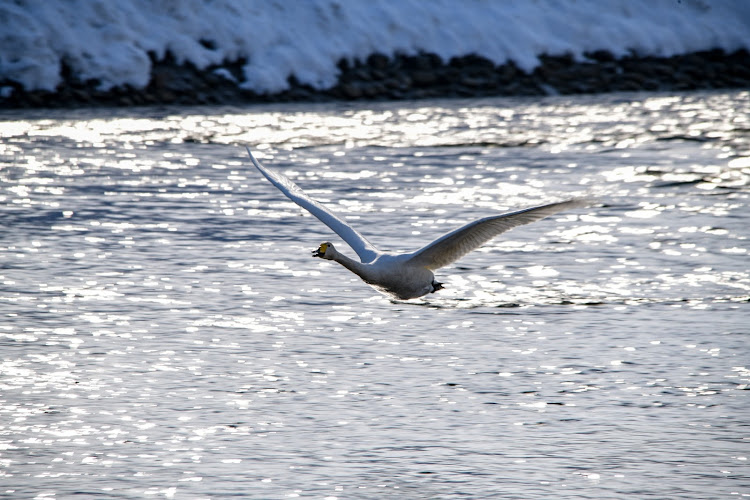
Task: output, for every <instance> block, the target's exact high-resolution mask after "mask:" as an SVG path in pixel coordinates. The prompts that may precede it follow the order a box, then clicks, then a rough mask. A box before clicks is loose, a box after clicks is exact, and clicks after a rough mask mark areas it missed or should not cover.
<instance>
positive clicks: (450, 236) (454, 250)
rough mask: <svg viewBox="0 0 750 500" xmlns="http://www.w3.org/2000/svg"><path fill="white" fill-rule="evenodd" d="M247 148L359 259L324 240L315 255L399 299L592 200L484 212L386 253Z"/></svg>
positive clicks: (258, 165) (285, 190)
mask: <svg viewBox="0 0 750 500" xmlns="http://www.w3.org/2000/svg"><path fill="white" fill-rule="evenodd" d="M247 152H248V154H249V155H250V159H251V160H252V162H253V165H255V167H256V168H257V169H258V170H259V171H260V172H261V173H262V174H263V175H264V176H265V177H266V178H267V179H268V180H269V181H271V183H272V184H273V185H274V186H276V187H277V188H278V189H279V190H280V191H281V192H282V193H284V194H285V195H286V196H287V197H288V198H289V199H290V200H292V201H293V202H294V203H296V204H297V205H299V206H301V207H302V208H304V209H305V210H307V211H308V212H310V213H311V214H313V215H314V216H315V217H317V218H318V219H319V220H320V221H321V222H323V223H324V224H325V225H327V226H328V227H330V228H331V229H332V230H333V231H334V232H335V233H337V234H338V235H339V236H340V237H341V238H342V239H343V240H344V241H345V242H346V243H347V244H348V245H349V246H350V247H352V249H353V250H354V251H355V252H357V255H358V256H359V258H360V262H357V261H355V260H352V259H350V258H349V257H346V256H345V255H343V254H341V253H339V252H338V251H337V250H336V249H335V248H334V246H333V245H332V244H331V243H329V242H326V243H323V244H321V246H320V248H319V249H318V250H317V251H316V252H314V253H313V255H315V256H316V257H321V258H324V259H327V260H335V261H336V262H338V263H339V264H341V265H343V266H344V267H346V268H347V269H349V270H350V271H352V272H353V273H355V274H357V275H358V276H359V277H360V278H362V280H364V281H365V282H366V283H368V284H370V285H372V286H373V287H375V288H376V289H378V290H379V291H381V292H383V293H386V294H388V295H392V296H394V297H396V298H399V299H413V298H417V297H421V296H422V295H425V294H428V293H430V292H435V291H437V290H439V289H440V288H441V284H440V283H438V282H436V281H435V277H434V275H433V273H432V271H434V270H436V269H439V268H441V267H444V266H447V265H448V264H451V263H452V262H455V261H456V260H458V259H460V258H461V257H463V256H464V255H466V254H467V253H469V252H471V251H472V250H475V249H477V248H479V247H480V246H481V245H483V244H484V243H486V242H488V241H489V240H491V239H492V238H494V237H495V236H497V235H499V234H500V233H503V232H505V231H508V230H509V229H512V228H514V227H516V226H521V225H524V224H529V223H531V222H535V221H538V220H541V219H543V218H545V217H548V216H550V215H553V214H556V213H558V212H561V211H563V210H568V209H571V208H577V207H584V206H587V205H589V204H590V203H591V202H590V200H587V199H572V200H567V201H561V202H558V203H549V204H547V205H541V206H538V207H532V208H527V209H524V210H518V211H516V212H510V213H507V214H502V215H495V216H490V217H485V218H483V219H478V220H475V221H473V222H470V223H468V224H466V225H465V226H463V227H460V228H458V229H456V230H455V231H451V232H449V233H447V234H445V235H443V236H441V237H440V238H438V239H437V240H435V241H433V242H432V243H430V244H428V245H426V246H425V247H423V248H421V249H419V250H417V251H416V252H413V253H409V254H399V255H394V254H387V253H384V252H381V251H379V250H378V249H377V248H376V247H375V246H374V245H373V244H372V243H370V242H369V241H367V239H366V238H365V237H364V236H362V235H361V234H360V233H359V232H358V231H357V230H355V229H354V228H352V227H351V226H350V225H349V224H347V223H346V222H344V221H343V220H341V219H340V218H338V217H337V216H336V215H335V214H334V213H333V212H331V211H330V210H328V209H327V208H326V207H324V206H323V205H322V204H320V203H319V202H317V201H315V200H314V199H312V198H310V197H309V196H308V195H307V194H305V192H304V191H302V189H300V188H299V186H297V185H296V184H295V183H294V182H292V181H291V180H290V179H289V178H287V177H286V176H284V175H282V174H281V173H279V172H276V171H274V170H272V169H270V168H267V167H264V166H263V165H261V163H260V162H259V161H258V160H256V159H255V157H254V156H253V153H252V152H251V151H250V148H247Z"/></svg>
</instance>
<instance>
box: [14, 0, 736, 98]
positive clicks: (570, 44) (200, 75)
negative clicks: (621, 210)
mask: <svg viewBox="0 0 750 500" xmlns="http://www.w3.org/2000/svg"><path fill="white" fill-rule="evenodd" d="M747 49H750V2H748V1H746V0H711V1H705V0H607V1H606V2H602V1H600V0H515V1H514V0H507V1H504V2H491V1H486V0H466V1H457V0H432V1H430V2H423V1H420V0H347V1H335V0H307V1H243V0H216V1H213V2H207V1H201V0H188V1H183V2H171V1H168V0H121V1H118V2H109V1H106V0H77V1H75V0H70V1H67V2H49V1H46V0H23V1H18V2H4V3H0V106H4V107H9V106H24V105H31V106H34V105H49V102H46V101H48V100H49V97H50V96H58V97H62V98H63V99H62V101H69V102H84V103H85V102H89V103H97V102H105V103H106V101H107V99H110V100H112V99H116V100H117V101H116V102H115V103H120V104H128V100H127V99H125V98H127V97H128V96H134V97H133V99H131V100H134V102H133V103H134V104H138V103H146V102H151V101H154V102H181V101H188V102H200V101H201V100H208V101H212V100H213V101H216V100H219V101H222V102H223V101H225V100H226V99H225V98H227V99H228V98H230V97H231V96H234V97H235V98H244V99H269V98H270V99H272V98H274V96H275V97H276V98H287V99H288V98H306V96H307V97H309V98H314V99H315V98H317V99H319V98H349V99H353V98H378V97H383V98H394V97H395V98H398V97H399V96H404V97H420V96H421V94H424V93H425V92H424V91H422V92H420V89H422V90H424V89H426V88H433V89H434V88H438V87H440V86H441V85H442V87H441V88H442V90H440V91H437V90H436V91H433V92H432V93H438V94H440V93H442V94H445V93H446V92H447V91H446V88H448V87H450V86H449V85H447V82H446V80H450V79H455V78H457V79H458V80H460V81H462V82H463V83H462V84H461V85H462V87H456V88H453V89H452V90H451V91H450V92H448V94H450V93H451V92H453V93H458V94H461V93H466V92H467V91H466V90H461V89H462V88H463V89H469V91H471V89H476V92H479V93H484V94H487V93H497V94H503V93H513V92H511V91H510V90H508V89H509V88H510V87H512V85H510V83H512V81H510V80H512V79H513V78H514V77H516V78H520V77H521V76H522V75H527V76H528V75H533V74H535V73H538V75H537V78H536V80H535V81H534V82H532V83H533V85H532V91H533V92H536V91H537V90H534V89H535V88H538V89H540V90H541V91H542V92H548V93H549V92H552V93H554V92H561V93H568V92H581V91H600V90H618V89H621V90H628V89H630V90H633V89H634V88H631V87H634V86H635V85H634V82H636V81H638V80H643V81H644V82H645V86H644V88H649V87H653V88H669V87H670V86H672V87H677V88H679V87H680V86H683V87H686V88H689V87H690V86H691V85H692V86H693V87H695V86H696V85H697V86H698V87H705V86H706V85H707V86H738V85H739V86H742V85H743V83H742V82H743V78H745V77H743V72H742V68H741V65H742V64H744V63H745V62H746V61H745V59H747V56H746V54H747ZM711 50H713V52H707V51H711ZM695 53H703V55H701V56H699V57H698V59H694V60H693V61H692V62H690V61H689V60H688V58H686V56H687V55H688V54H695ZM707 54H708V55H707ZM710 54H713V55H710ZM374 55H375V57H372V56H374ZM467 56H472V57H467ZM636 60H641V61H643V60H647V61H655V60H659V61H662V62H664V63H665V64H667V66H663V65H662V66H663V67H662V69H661V70H660V71H662V72H666V73H670V72H674V71H675V66H674V65H675V64H676V63H677V62H682V63H684V62H686V61H687V62H689V63H690V64H688V65H687V66H685V67H686V68H693V69H687V70H684V71H683V70H681V69H680V67H682V66H680V67H678V68H677V69H676V71H677V73H679V72H681V71H682V72H687V73H690V72H694V71H695V69H694V68H695V65H696V64H702V61H709V62H712V61H713V62H715V61H721V64H719V65H716V66H715V67H713V71H718V72H719V74H718V75H716V77H715V78H712V79H709V80H711V82H713V83H710V82H709V83H708V84H702V83H700V82H702V81H703V80H705V79H706V78H705V75H700V74H699V75H695V78H693V80H694V81H693V83H689V81H688V80H689V78H687V79H686V78H683V79H682V83H677V84H666V83H665V81H667V80H668V79H665V78H663V76H664V75H662V76H659V75H656V77H652V76H650V75H649V71H650V70H646V74H641V75H640V76H637V77H635V76H633V78H630V80H631V83H630V84H628V85H624V86H623V85H619V86H618V85H612V84H611V82H610V84H608V85H604V86H602V85H599V84H597V85H593V84H592V83H591V82H589V83H586V81H587V80H586V78H585V77H586V75H587V74H589V73H591V72H592V71H593V72H597V71H603V72H604V73H605V74H610V77H607V78H603V79H602V78H599V79H600V80H603V81H604V82H605V83H606V82H607V81H609V80H615V79H616V78H615V77H616V76H617V75H623V74H626V75H627V74H628V73H629V72H630V73H631V74H632V75H635V72H633V71H635V70H633V68H632V66H633V63H632V61H636ZM623 61H631V62H629V63H627V64H625V63H623ZM735 64H737V65H739V66H738V67H737V68H735V66H734V65H735ZM727 65H728V66H727ZM482 67H484V68H485V70H481V68H482ZM489 67H492V71H489ZM441 68H443V69H441ZM450 68H454V70H456V69H457V70H459V71H454V70H451V69H450ZM465 68H470V71H466V70H465ZM566 68H567V69H566ZM571 68H572V69H571ZM727 68H728V69H727ZM722 69H724V70H726V71H728V73H729V75H728V76H727V77H726V78H724V76H726V75H722V74H720V73H721V72H722ZM735 69H736V71H735ZM438 70H439V71H438ZM638 71H641V70H638ZM636 72H637V71H636ZM641 72H642V71H641ZM698 72H699V73H700V71H698ZM552 73H557V74H558V75H557V76H559V74H561V73H568V74H570V75H572V76H571V78H573V79H579V80H580V79H581V78H583V80H581V82H582V83H580V84H579V85H577V86H576V85H574V84H573V83H565V84H564V85H563V84H558V85H556V84H555V81H557V80H560V78H558V77H557V76H555V75H552V76H553V78H552V79H551V80H550V79H549V78H548V77H550V75H551V74H552ZM357 75H358V76H357ZM493 75H495V76H493ZM709 76H710V75H709ZM657 77H658V78H657ZM697 77H703V78H697ZM747 79H748V80H750V76H748V77H747ZM506 80H509V81H510V83H508V82H507V81H506ZM588 80H591V77H589V78H588ZM521 81H522V80H519V82H521ZM745 84H746V83H745ZM519 85H520V86H521V87H528V85H529V82H522V84H519ZM519 85H516V86H517V87H518V86H519ZM454 87H455V86H454ZM501 87H502V88H501ZM149 89H150V90H149ZM493 89H494V90H493ZM587 89H589V90H587ZM533 92H532V93H533ZM426 93H427V94H428V95H429V94H430V92H426ZM191 94H192V95H194V97H192V98H191V97H190V95H191ZM222 96H224V97H222ZM119 101H122V102H119Z"/></svg>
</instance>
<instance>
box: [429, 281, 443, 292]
mask: <svg viewBox="0 0 750 500" xmlns="http://www.w3.org/2000/svg"><path fill="white" fill-rule="evenodd" d="M442 289H443V284H442V283H438V282H437V281H434V280H433V282H432V291H431V292H430V293H435V292H437V291H438V290H442Z"/></svg>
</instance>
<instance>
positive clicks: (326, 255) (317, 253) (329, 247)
mask: <svg viewBox="0 0 750 500" xmlns="http://www.w3.org/2000/svg"><path fill="white" fill-rule="evenodd" d="M335 253H336V249H335V248H333V243H331V242H330V241H326V242H325V243H321V244H320V246H319V247H318V249H317V250H314V251H313V253H312V254H313V257H320V258H321V259H326V260H333V256H334V254H335Z"/></svg>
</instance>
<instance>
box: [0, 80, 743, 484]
mask: <svg viewBox="0 0 750 500" xmlns="http://www.w3.org/2000/svg"><path fill="white" fill-rule="evenodd" d="M0 118H2V119H3V120H4V121H2V122H0V133H1V134H2V137H3V139H2V144H0V151H2V154H1V155H0V161H1V162H2V163H0V183H1V185H2V192H1V193H0V200H2V225H1V231H2V235H1V237H0V247H1V250H0V315H1V316H2V321H1V322H0V347H1V349H2V350H1V359H0V497H3V498H14V499H15V498H69V497H71V496H73V495H76V496H77V497H81V498H102V497H106V496H114V497H118V498H164V497H166V498H222V497H227V496H238V497H246V498H289V497H292V498H293V497H301V498H334V497H336V498H342V499H343V498H373V499H374V498H453V497H465V498H524V499H529V498H734V497H738V498H739V497H741V496H748V495H750V469H749V467H748V456H750V443H748V440H749V439H750V438H749V437H748V433H747V429H748V425H750V418H749V416H750V402H749V401H748V394H750V392H749V391H748V388H749V387H750V385H748V384H750V368H748V366H750V365H748V352H747V340H748V334H749V333H750V327H748V323H749V320H750V315H749V314H748V312H749V310H750V304H749V303H748V302H749V300H750V271H749V269H748V262H749V260H748V248H749V245H748V236H750V217H749V216H748V206H749V204H748V197H749V195H750V189H749V186H750V93H748V92H731V93H696V94H689V95H684V96H673V95H663V94H634V95H614V96H598V97H591V96H588V97H580V98H578V97H576V98H570V97H565V98H546V99H542V100H539V99H536V98H535V99H528V100H524V99H497V100H446V101H430V102H418V103H413V104H408V103H407V104H404V103H382V104H363V105H352V106H347V105H336V104H325V105H289V106H277V105H274V106H267V107H262V106H261V107H249V108H228V107H216V108H205V107H204V108H150V109H127V110H82V111H77V112H70V111H55V112H49V111H33V112H18V113H15V114H12V113H5V114H3V115H2V116H1V117H0ZM245 144H249V145H253V146H255V148H256V150H257V151H258V154H259V156H260V157H261V158H262V161H264V162H265V163H266V164H267V165H269V166H272V167H275V168H278V169H280V170H282V171H284V172H285V173H287V174H288V175H289V176H290V177H292V178H293V179H295V180H296V181H297V182H298V183H299V184H300V185H301V186H302V187H303V188H305V189H306V190H307V191H308V192H309V193H310V194H312V195H313V196H315V197H317V198H319V199H321V200H323V201H325V202H328V203H329V204H330V205H331V206H333V207H334V208H335V210H336V211H337V212H339V213H340V214H342V215H344V216H345V217H347V218H348V219H349V220H350V221H352V222H353V223H354V224H355V225H356V226H357V227H358V228H359V229H360V230H361V231H362V232H363V233H364V234H365V235H366V236H368V238H369V239H370V240H371V241H373V242H374V243H375V244H377V245H379V246H380V247H382V248H387V249H392V250H414V249H416V248H418V247H420V246H421V245H423V244H424V243H426V242H427V241H430V240H432V239H433V238H434V237H437V236H439V235H440V234H442V233H444V232H446V231H448V230H450V229H453V228H454V227H456V226H458V225H460V224H463V223H465V222H467V221H469V220H472V219H474V218H477V217H481V216H485V215H487V214H492V213H498V212H502V211H505V210H509V209H515V208H521V207H524V206H529V205H533V204H536V203H543V202H546V201H551V200H557V199H561V198H564V197H567V196H571V195H582V194H596V195H599V196H600V197H601V200H602V204H601V205H599V206H596V207H592V208H590V209H584V210H576V211H571V212H569V213H564V214H560V215H558V216H556V217H553V218H551V219H548V220H545V221H542V222H538V223H536V224H534V225H531V226H525V227H522V228H518V229H515V230H513V231H511V232H510V233H506V234H505V235H503V236H501V237H500V238H498V239H497V240H495V241H493V242H492V243H490V244H488V245H486V246H485V247H484V248H482V249H481V250H480V251H477V252H474V253H472V254H471V255H469V256H467V257H466V258H464V259H463V260H461V261H459V262H458V263H457V264H456V265H455V266H452V267H449V268H445V269H442V270H440V271H439V272H438V273H437V278H438V279H439V280H440V281H442V282H444V283H445V286H446V288H445V289H444V290H441V291H440V292H439V293H436V294H434V295H430V296H428V297H426V298H424V299H421V300H417V301H409V302H392V301H390V300H389V299H387V298H386V297H383V296H380V295H378V294H377V293H376V292H375V291H374V290H372V289H371V288H369V287H368V286H367V285H365V284H363V283H362V282H361V281H360V280H359V279H358V278H357V277H356V276H354V275H352V274H350V273H348V272H347V271H346V270H345V269H343V268H342V267H340V266H338V265H336V264H334V263H330V262H325V261H322V260H319V259H313V258H311V257H310V252H311V251H312V250H314V249H315V248H317V245H318V244H319V243H320V242H321V241H326V240H332V241H334V243H335V242H337V241H339V240H338V239H337V238H336V237H335V236H334V235H332V234H331V233H330V231H328V229H327V228H326V227H325V226H323V225H322V224H320V223H318V222H317V221H316V220H315V219H313V218H312V217H310V216H309V215H307V214H304V213H302V211H301V210H300V209H299V208H298V207H297V206H296V205H294V204H292V203H291V202H289V201H287V200H286V199H285V198H284V197H283V196H282V195H281V194H280V193H279V192H278V191H277V190H276V189H275V188H273V187H272V186H271V185H270V184H269V183H267V182H266V181H265V180H264V179H262V178H261V176H260V175H259V174H258V173H257V172H256V171H255V170H254V169H253V168H252V167H251V166H250V164H249V162H248V161H247V159H246V157H245V153H244V148H243V145H245ZM338 247H339V249H341V250H343V251H348V248H347V247H346V245H345V244H343V243H339V244H338ZM349 253H350V255H351V254H352V252H349Z"/></svg>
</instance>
